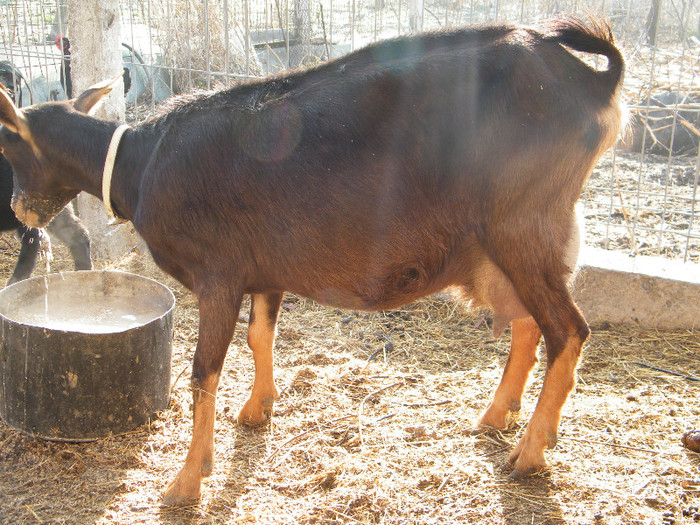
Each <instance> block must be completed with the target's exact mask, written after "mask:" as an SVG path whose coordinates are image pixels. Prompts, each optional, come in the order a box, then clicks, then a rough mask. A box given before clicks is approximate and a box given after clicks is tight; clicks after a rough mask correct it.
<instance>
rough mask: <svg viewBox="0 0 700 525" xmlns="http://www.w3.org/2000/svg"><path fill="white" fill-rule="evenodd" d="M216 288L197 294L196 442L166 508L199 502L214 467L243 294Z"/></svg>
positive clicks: (169, 491)
mask: <svg viewBox="0 0 700 525" xmlns="http://www.w3.org/2000/svg"><path fill="white" fill-rule="evenodd" d="M213 286H214V288H213V289H211V290H207V291H206V292H205V293H198V294H197V295H198V297H199V341H198V342H197V350H196V351H195V354H194V363H193V365H192V395H193V398H194V424H193V429H192V442H191V443H190V448H189V450H188V452H187V457H186V458H185V464H184V465H183V467H182V468H181V469H180V471H179V472H178V474H177V476H176V477H175V479H174V480H173V481H172V482H171V483H170V485H168V488H167V489H166V491H165V495H164V497H163V504H164V505H184V504H189V503H192V502H196V501H197V500H198V499H199V497H200V494H201V483H202V477H204V476H208V475H209V474H210V473H211V471H212V468H213V465H214V422H215V418H216V391H217V389H218V386H219V378H220V377H221V369H222V367H223V363H224V357H225V356H226V350H227V349H228V345H229V343H230V342H231V339H232V337H233V331H234V328H235V326H236V319H238V312H239V309H240V304H241V297H242V294H238V293H235V292H233V291H231V290H225V289H224V287H223V286H222V285H221V284H218V285H217V284H216V283H215V284H214V285H213Z"/></svg>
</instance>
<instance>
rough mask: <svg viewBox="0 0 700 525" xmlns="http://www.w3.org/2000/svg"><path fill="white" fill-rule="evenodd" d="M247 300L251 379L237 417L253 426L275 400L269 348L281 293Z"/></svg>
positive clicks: (263, 419)
mask: <svg viewBox="0 0 700 525" xmlns="http://www.w3.org/2000/svg"><path fill="white" fill-rule="evenodd" d="M250 299H251V306H250V324H249V326H248V346H250V349H251V350H252V351H253V360H254V361H255V380H254V381H253V391H252V392H251V394H250V398H249V399H248V401H246V404H245V405H243V408H242V409H241V411H240V412H239V414H238V422H239V423H240V424H244V425H250V426H255V425H261V424H263V423H265V422H266V421H267V420H269V419H270V417H271V416H272V405H273V404H274V402H275V399H277V398H278V397H279V394H278V392H277V387H276V386H275V380H274V377H273V373H274V370H273V355H272V347H273V346H274V344H275V327H276V325H277V315H278V313H279V309H280V305H281V304H282V293H271V294H254V295H251V298H250Z"/></svg>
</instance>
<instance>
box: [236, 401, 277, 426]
mask: <svg viewBox="0 0 700 525" xmlns="http://www.w3.org/2000/svg"><path fill="white" fill-rule="evenodd" d="M274 404H275V398H274V397H265V398H263V399H262V400H260V401H258V400H253V399H249V400H248V401H247V402H246V404H245V405H243V408H242V409H241V411H240V412H239V413H238V417H237V418H236V422H237V423H238V424H239V425H243V426H246V427H260V426H263V425H266V424H267V423H268V422H269V421H270V419H271V418H272V407H273V405H274Z"/></svg>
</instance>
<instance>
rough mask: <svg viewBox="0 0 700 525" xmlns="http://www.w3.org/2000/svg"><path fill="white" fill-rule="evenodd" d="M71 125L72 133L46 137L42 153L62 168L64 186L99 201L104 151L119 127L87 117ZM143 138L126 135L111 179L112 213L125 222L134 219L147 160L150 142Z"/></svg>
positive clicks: (134, 132) (135, 133)
mask: <svg viewBox="0 0 700 525" xmlns="http://www.w3.org/2000/svg"><path fill="white" fill-rule="evenodd" d="M72 124H73V125H72V126H71V128H72V129H73V131H74V132H73V133H70V134H68V133H63V134H59V133H58V132H56V133H55V136H46V137H45V139H46V140H45V143H46V148H45V150H44V151H48V152H49V155H50V157H49V158H51V159H55V160H56V163H57V164H58V165H60V166H61V167H62V172H63V177H64V178H67V180H65V181H64V182H65V183H66V184H67V185H69V186H74V187H76V188H78V189H79V190H81V191H85V192H86V193H89V194H91V195H94V196H95V197H97V198H98V199H101V198H102V174H103V170H104V165H105V160H106V157H107V149H108V147H109V143H110V140H111V138H112V134H113V133H114V130H115V129H116V128H117V126H118V125H119V124H118V123H117V122H106V121H98V120H96V119H89V117H88V118H87V119H81V121H79V122H73V123H72ZM52 129H60V127H59V126H57V127H52ZM142 135H144V133H142V132H140V131H139V130H138V128H135V129H132V130H129V131H127V133H126V134H125V135H124V137H123V138H122V141H121V143H120V145H119V150H118V152H117V158H116V162H115V165H114V173H113V175H112V184H111V188H110V193H111V201H112V203H113V206H114V209H115V211H116V212H117V213H118V214H119V215H120V216H121V217H124V218H126V219H128V220H132V219H133V215H134V212H135V210H136V206H137V204H138V188H139V185H140V178H141V173H142V172H143V167H144V166H145V164H146V162H147V160H148V157H149V155H148V153H147V152H148V144H149V141H148V140H147V138H145V137H144V136H142Z"/></svg>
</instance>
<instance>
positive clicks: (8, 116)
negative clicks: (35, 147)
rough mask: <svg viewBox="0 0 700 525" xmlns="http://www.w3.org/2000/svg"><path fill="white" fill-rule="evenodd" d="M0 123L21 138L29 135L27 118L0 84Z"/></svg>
mask: <svg viewBox="0 0 700 525" xmlns="http://www.w3.org/2000/svg"><path fill="white" fill-rule="evenodd" d="M0 86H2V89H0V124H3V125H4V126H6V127H7V128H8V129H9V130H10V131H12V132H14V133H18V134H19V135H20V136H21V137H22V138H23V139H25V140H26V139H27V138H28V137H29V126H28V124H27V118H26V117H25V116H24V113H22V110H21V109H18V108H17V106H15V103H14V102H12V99H11V98H10V95H9V93H8V92H7V88H5V86H3V85H2V84H0Z"/></svg>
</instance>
